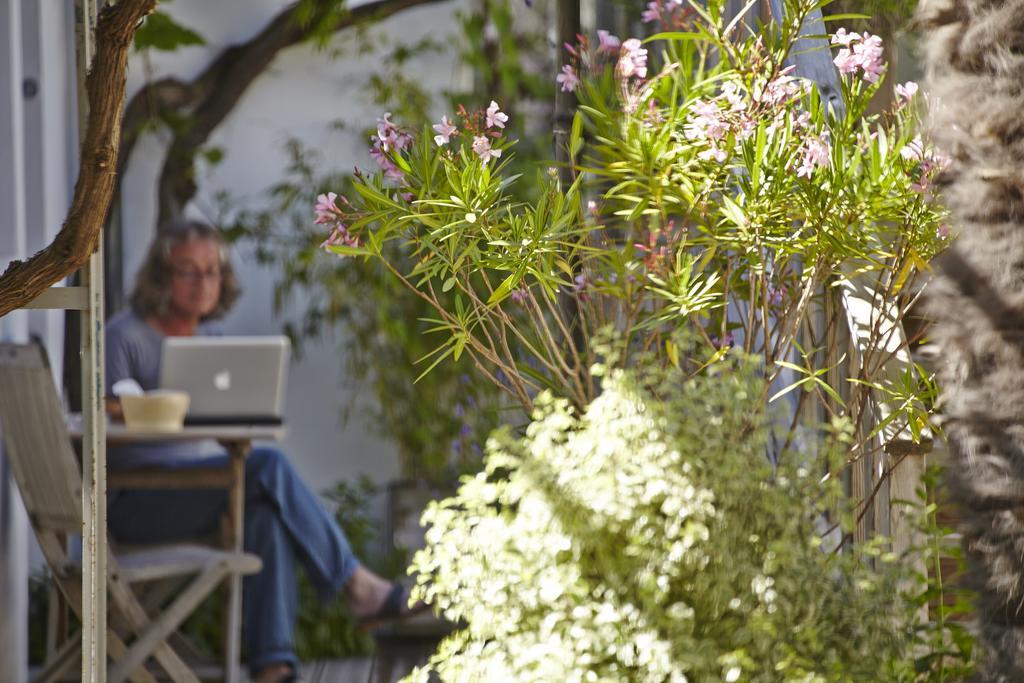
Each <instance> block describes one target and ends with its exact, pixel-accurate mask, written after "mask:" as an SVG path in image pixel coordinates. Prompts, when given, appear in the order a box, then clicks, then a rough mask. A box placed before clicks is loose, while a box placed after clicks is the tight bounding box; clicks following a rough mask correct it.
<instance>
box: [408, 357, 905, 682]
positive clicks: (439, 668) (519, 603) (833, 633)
mask: <svg viewBox="0 0 1024 683" xmlns="http://www.w3.org/2000/svg"><path fill="white" fill-rule="evenodd" d="M751 370H752V368H751V367H749V366H747V367H744V366H743V364H742V363H734V362H733V361H729V362H727V363H722V364H719V366H718V367H717V369H716V371H715V373H714V374H711V375H698V376H696V377H694V378H691V379H685V377H684V376H683V375H682V373H680V372H672V373H670V374H669V375H668V376H667V377H665V378H663V380H662V381H655V380H652V379H651V378H650V377H638V376H637V375H636V374H635V373H631V372H623V371H619V370H614V371H611V372H609V373H608V376H607V377H606V378H604V381H603V385H602V388H603V392H602V393H601V395H600V396H599V397H598V398H596V399H595V400H594V401H593V402H592V403H591V404H590V405H589V406H588V407H587V409H586V411H585V412H583V413H582V414H580V413H578V412H576V411H575V410H574V409H573V408H572V406H571V405H570V404H569V402H568V401H567V400H566V399H561V398H555V397H554V396H553V395H552V394H551V393H550V392H545V393H543V394H542V395H541V396H540V397H539V398H538V400H537V407H536V409H535V410H534V414H533V422H532V423H531V424H530V426H529V427H528V428H527V430H526V434H525V436H524V437H522V438H516V437H514V436H513V435H512V433H511V432H510V431H508V430H505V431H502V432H499V433H497V434H496V435H495V436H494V437H493V438H492V439H491V441H490V442H489V443H488V446H487V451H488V458H487V469H486V471H485V472H482V473H480V474H478V475H477V476H475V477H473V478H469V479H466V480H465V481H464V483H463V485H462V487H461V488H460V490H459V492H458V494H457V496H456V497H455V498H453V499H450V500H447V501H444V502H441V503H435V504H433V505H432V506H431V507H430V508H429V509H428V511H427V512H426V514H425V516H424V520H425V521H426V522H427V523H428V524H429V525H430V528H429V530H428V532H427V539H428V543H429V545H428V547H427V549H425V550H423V551H421V552H420V553H418V555H417V556H416V558H415V560H414V565H413V566H414V568H415V569H416V570H418V571H419V572H420V573H419V576H418V582H419V583H418V588H417V591H418V592H419V594H420V595H421V596H422V597H424V598H426V599H428V600H429V601H431V602H432V603H433V604H435V605H436V606H438V607H439V608H440V610H441V611H442V612H443V614H444V615H445V616H446V617H448V618H449V619H451V620H452V621H462V622H464V623H465V624H466V627H465V628H464V629H463V630H460V631H458V632H456V633H455V634H453V635H452V636H450V637H449V638H448V640H446V641H445V642H444V643H442V645H441V647H440V649H439V651H438V652H437V654H436V655H434V657H433V658H432V659H431V661H430V663H429V665H428V667H426V668H425V669H423V670H420V671H418V672H416V673H415V674H414V675H413V676H412V677H411V680H414V681H424V682H425V681H427V680H429V678H428V675H429V672H430V671H431V670H433V671H435V672H436V673H437V674H439V675H440V677H441V679H442V680H450V681H616V682H619V681H658V682H663V681H673V682H682V681H701V682H705V681H740V680H742V681H897V680H910V679H909V678H907V679H904V678H903V677H904V676H905V675H908V676H909V671H908V670H905V669H904V668H903V667H904V666H905V664H904V663H903V662H904V661H905V660H906V659H907V657H906V652H904V644H905V643H906V642H907V638H906V636H907V635H908V634H907V632H905V631H904V629H903V627H904V625H905V624H906V623H907V622H906V619H905V617H906V614H907V611H906V610H902V609H901V602H900V600H899V599H898V598H897V597H896V595H897V594H896V591H895V589H894V583H893V579H895V574H893V573H892V572H891V571H890V570H891V567H890V566H889V565H886V564H884V563H883V565H882V566H883V568H882V569H881V570H878V571H876V570H872V569H869V568H868V564H867V563H865V562H864V558H863V557H862V556H859V555H857V554H856V553H849V554H830V553H826V552H822V550H821V548H820V547H819V545H820V542H819V538H818V533H817V531H816V528H815V518H816V515H818V514H821V513H822V512H823V506H824V503H825V502H826V501H827V500H828V499H829V497H830V495H833V494H835V493H836V491H834V490H830V488H829V486H828V485H823V484H820V483H819V482H818V478H817V477H815V476H812V474H811V473H810V472H809V471H808V470H807V469H805V468H803V467H800V466H783V467H781V468H780V469H778V470H773V469H772V468H771V466H770V465H769V464H768V462H767V460H766V459H765V457H764V452H765V446H766V442H765V438H766V429H765V410H764V404H763V402H762V401H761V400H760V399H759V398H758V393H759V390H758V385H759V381H758V380H757V379H756V378H755V374H754V373H753V372H752V371H751ZM886 567H889V569H886Z"/></svg>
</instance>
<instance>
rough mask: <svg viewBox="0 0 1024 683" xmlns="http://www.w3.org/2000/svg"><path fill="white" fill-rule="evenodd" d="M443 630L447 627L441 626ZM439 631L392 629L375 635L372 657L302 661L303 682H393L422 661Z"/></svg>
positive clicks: (438, 636) (423, 661)
mask: <svg viewBox="0 0 1024 683" xmlns="http://www.w3.org/2000/svg"><path fill="white" fill-rule="evenodd" d="M445 631H447V629H445ZM442 635H443V634H442V633H438V632H436V631H435V632H433V633H423V632H420V633H412V634H410V633H392V634H382V635H379V636H378V638H377V651H376V652H375V653H374V655H373V656H372V657H352V658H349V659H335V660H323V661H317V662H310V663H308V664H303V665H302V667H301V673H302V679H303V680H304V681H305V682H306V683H396V682H397V681H400V680H401V679H402V678H403V677H405V676H406V675H408V674H409V673H410V672H411V671H412V670H413V669H414V668H415V667H417V666H420V665H422V664H425V663H426V661H427V659H429V658H430V655H431V654H433V652H434V651H435V650H436V649H437V644H438V642H439V641H440V639H441V637H442Z"/></svg>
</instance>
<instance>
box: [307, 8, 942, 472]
mask: <svg viewBox="0 0 1024 683" xmlns="http://www.w3.org/2000/svg"><path fill="white" fill-rule="evenodd" d="M668 5H672V6H674V3H668ZM812 6H813V4H808V3H804V2H791V3H788V4H787V11H788V14H787V18H786V20H785V21H784V22H782V23H781V25H779V26H777V27H775V28H774V29H771V30H766V31H765V32H763V33H762V34H761V35H759V36H757V37H749V38H745V39H740V37H739V35H738V34H739V31H738V30H736V26H735V23H733V24H726V22H725V20H724V19H723V18H722V14H721V13H722V7H721V4H720V3H710V4H709V5H708V7H707V8H706V9H705V8H702V7H700V6H698V5H694V6H693V7H689V8H687V9H686V11H681V10H680V11H678V12H675V10H673V12H675V13H674V14H672V16H671V17H667V16H665V14H664V11H662V10H664V9H665V8H664V7H662V8H661V9H660V10H659V11H661V12H662V14H661V15H660V16H661V18H659V19H658V21H660V22H662V25H663V27H665V28H674V29H676V30H674V31H670V32H665V33H661V34H658V35H657V36H654V37H653V38H651V39H649V40H648V41H646V42H642V41H640V40H639V39H636V38H629V39H625V40H620V39H619V38H617V37H616V36H612V35H611V34H608V33H607V32H601V33H600V34H599V35H598V37H597V40H596V41H591V40H589V39H587V38H581V41H580V43H579V44H578V45H576V46H574V47H573V50H572V55H573V56H572V63H570V64H566V65H564V66H563V68H562V70H561V71H560V72H559V73H558V74H555V75H553V79H556V80H557V83H558V85H559V86H560V87H561V88H562V89H564V90H571V91H574V92H575V93H576V94H577V96H578V97H579V101H580V105H579V111H578V113H577V116H576V119H575V121H574V124H573V129H572V134H571V135H570V137H569V152H570V156H571V159H572V160H573V161H572V163H573V169H574V172H575V176H574V177H575V180H574V181H573V182H572V183H571V184H569V185H568V186H564V185H562V184H561V182H560V180H559V178H558V177H557V174H556V173H555V172H554V169H549V171H548V172H547V173H541V174H539V175H538V176H537V177H536V178H530V179H529V181H530V182H532V183H535V184H536V185H537V186H538V187H539V188H540V192H539V199H537V200H536V201H534V202H530V203H521V202H518V201H516V200H515V199H514V195H513V193H512V191H511V190H512V188H513V185H514V184H515V183H522V182H524V179H523V178H521V177H519V176H511V177H506V175H505V172H506V169H507V164H508V161H509V159H510V157H511V150H512V148H513V147H514V145H515V140H511V139H509V138H508V137H507V136H506V135H505V134H504V125H505V120H503V119H502V117H504V116H505V114H504V113H503V112H502V111H501V107H500V106H499V103H497V102H493V101H492V102H491V104H490V106H489V107H488V108H487V109H486V110H485V111H466V110H465V109H460V110H459V111H457V112H456V113H455V114H454V115H452V116H449V115H445V117H444V118H442V120H441V122H440V123H437V124H435V125H433V127H432V128H431V127H426V128H424V130H423V131H422V132H421V133H420V134H417V135H413V134H412V133H410V132H409V131H406V130H404V129H403V128H401V127H400V126H399V125H397V124H396V123H395V122H393V121H391V120H390V118H389V117H387V116H385V117H384V118H382V119H381V121H380V123H379V128H378V135H377V136H376V138H375V141H374V147H375V149H377V150H379V152H380V154H379V155H377V157H376V158H377V160H378V162H379V163H380V165H381V171H382V172H381V173H378V174H375V175H372V176H371V175H364V176H362V177H361V178H360V180H359V182H357V183H356V185H355V190H356V192H357V193H358V197H355V198H353V199H352V200H351V202H350V201H349V200H344V201H340V202H339V203H335V204H332V203H330V201H328V202H327V203H326V204H322V205H321V206H320V207H318V218H317V220H319V221H322V222H326V223H329V224H331V225H332V226H333V227H332V234H331V236H330V237H329V239H328V240H327V242H326V243H325V246H326V248H327V249H328V250H330V251H333V252H335V253H337V254H340V255H344V256H355V255H364V256H374V257H382V255H383V253H384V252H383V247H384V245H385V244H388V243H390V242H392V241H398V242H400V243H402V244H403V246H405V247H406V248H408V249H409V250H410V251H411V253H413V254H414V258H413V260H412V263H411V265H410V266H409V267H405V266H404V265H403V264H397V263H394V264H389V263H387V259H386V258H384V262H385V265H386V266H387V267H389V268H390V269H391V270H392V272H393V274H394V275H395V276H397V277H398V278H399V279H400V281H401V282H403V283H404V284H405V285H406V286H407V287H408V288H409V289H410V290H413V291H414V292H416V294H417V295H418V296H420V297H422V298H423V300H425V301H427V302H429V303H430V305H431V306H433V308H434V309H435V310H436V312H437V317H436V319H435V320H434V321H433V322H434V324H435V327H434V331H435V332H437V333H439V334H440V335H442V336H441V337H439V338H440V340H441V341H440V344H439V345H438V346H437V348H436V349H435V352H434V354H433V355H432V356H431V357H430V359H429V360H430V362H431V363H438V362H441V361H442V360H444V359H445V358H448V357H452V358H460V357H462V356H463V355H464V354H465V355H468V356H469V357H470V358H471V359H472V361H473V363H474V364H475V366H476V367H477V369H478V371H479V372H480V373H482V375H483V376H485V377H487V378H489V379H490V380H491V381H493V382H494V383H495V384H496V385H498V386H501V387H502V388H503V389H505V390H507V391H508V392H509V393H510V394H511V395H512V396H514V397H515V398H516V399H517V400H518V401H519V402H520V403H521V404H522V405H523V406H526V407H528V406H530V405H531V404H532V400H533V397H534V396H536V394H537V393H538V392H539V391H541V390H543V389H551V390H553V391H554V392H555V393H556V394H557V395H559V396H563V397H566V398H568V399H570V401H571V402H572V403H573V404H574V405H576V406H577V407H582V406H585V405H587V404H588V403H589V402H590V401H591V400H592V399H593V398H594V397H595V396H596V384H595V382H594V381H593V379H592V378H591V377H590V376H589V368H590V367H591V365H592V364H593V363H594V362H595V361H596V360H597V358H596V356H595V354H594V351H593V348H592V345H591V340H592V339H593V338H594V336H595V335H596V334H597V333H598V332H599V331H600V330H602V329H604V328H606V327H614V328H616V329H617V330H619V331H620V332H621V333H622V335H621V339H622V343H621V346H620V347H619V348H617V349H616V352H615V353H616V359H615V360H616V361H617V362H618V363H619V364H620V365H622V366H629V365H630V364H631V363H632V362H633V360H634V358H635V357H636V356H637V354H638V353H645V352H647V351H649V350H651V351H654V352H655V356H656V362H657V363H658V364H660V365H662V366H665V365H678V364H679V362H680V359H679V350H678V349H677V348H676V347H675V346H674V345H673V343H672V342H671V338H670V336H671V334H672V333H673V332H674V331H675V330H677V329H678V328H680V327H690V328H692V329H694V330H695V331H696V333H697V334H698V335H699V336H700V337H701V338H702V339H703V340H704V345H703V346H702V348H700V349H698V350H697V352H696V353H697V358H696V360H697V361H698V364H699V365H702V366H704V365H707V366H710V365H711V364H713V362H714V361H715V360H716V359H717V358H720V357H721V356H722V354H724V352H725V350H726V348H727V347H729V346H731V345H735V346H738V347H741V348H742V349H743V350H744V351H746V352H747V353H751V354H755V355H757V356H758V357H760V358H761V360H762V364H763V367H764V368H765V370H764V380H765V389H764V391H763V392H762V393H763V395H764V397H765V398H766V399H767V398H769V397H770V396H781V395H784V394H785V393H787V389H792V388H797V387H800V388H802V389H804V390H806V391H805V393H806V394H809V398H810V400H805V398H801V399H800V401H799V403H800V408H801V410H802V411H803V412H806V410H807V406H808V405H812V404H817V405H819V406H821V405H822V404H823V403H825V402H826V401H830V402H832V404H834V405H829V406H828V408H827V410H828V411H830V412H831V413H832V414H838V415H841V416H845V417H847V418H849V419H850V421H851V422H852V423H854V424H860V423H861V422H862V420H863V418H864V416H865V415H866V414H867V413H868V411H870V410H872V407H871V406H872V403H871V401H872V400H874V399H873V398H872V397H875V398H877V397H879V396H881V397H884V398H887V399H889V400H890V401H891V402H892V404H893V405H894V406H896V408H895V410H894V411H893V412H892V413H891V415H890V417H889V418H887V423H888V424H889V426H890V427H892V428H893V429H894V430H895V431H897V432H898V431H900V430H903V429H907V430H909V431H910V432H911V433H912V435H913V438H918V436H919V434H920V432H921V429H922V428H923V427H924V425H925V424H926V423H927V421H928V413H929V411H930V392H931V384H930V378H929V376H928V375H927V374H925V373H923V372H922V371H921V370H920V369H919V368H917V367H911V368H909V369H908V370H907V371H906V372H905V373H903V374H902V375H900V376H899V377H895V378H894V377H893V376H892V375H891V374H887V372H886V364H887V362H888V361H889V360H891V359H892V358H893V357H895V356H896V355H898V354H899V352H900V349H903V348H905V347H906V344H907V340H905V339H902V338H899V337H898V335H897V338H896V340H895V341H894V327H897V328H898V326H899V319H900V317H901V316H902V311H904V310H906V309H907V308H909V307H910V305H912V303H913V301H914V299H915V297H916V296H917V293H918V287H917V286H916V284H915V281H916V279H917V277H918V275H919V274H920V273H921V272H923V271H924V270H926V269H927V264H928V261H929V260H930V259H931V258H932V257H933V256H934V255H935V254H936V253H937V252H938V251H939V250H941V249H942V248H943V247H944V245H945V243H946V242H947V241H948V238H949V230H948V227H946V226H945V225H944V223H943V220H944V213H943V211H942V210H941V209H940V208H938V207H936V206H935V205H934V204H933V203H932V202H931V201H930V197H929V193H930V183H931V181H932V178H933V177H934V175H935V173H936V172H937V171H938V169H939V168H941V165H942V164H943V163H944V161H943V159H942V157H941V156H940V155H938V154H937V153H936V152H935V151H934V150H933V149H932V148H931V147H930V145H929V144H928V143H927V141H924V140H922V138H921V137H919V134H918V133H917V131H916V129H915V126H916V121H917V116H918V113H919V110H920V107H921V106H922V102H921V101H920V100H921V96H920V95H918V94H917V93H916V86H915V85H913V84H909V83H908V84H903V85H901V86H899V89H898V92H899V93H900V97H899V98H898V100H897V103H896V105H895V107H894V108H893V110H892V111H889V112H885V113H884V114H883V115H878V116H875V115H868V114H867V113H866V110H867V103H868V100H869V99H870V98H871V96H872V94H873V93H874V92H875V91H876V90H877V88H878V87H880V84H881V82H882V77H883V75H884V72H885V65H884V64H883V63H882V61H881V52H880V39H878V38H877V37H876V36H872V35H869V34H853V33H849V32H847V31H845V30H844V29H839V30H838V31H837V32H836V33H835V35H834V36H833V37H832V43H833V45H834V47H835V49H836V50H837V53H836V55H835V57H834V61H835V64H836V65H837V67H838V69H839V71H840V73H841V81H840V84H841V89H842V94H843V98H844V103H845V106H844V107H843V108H842V109H841V111H836V110H833V109H832V108H828V107H826V106H824V104H823V102H822V101H821V98H820V97H819V95H818V92H817V90H816V89H815V87H814V86H813V84H812V83H810V82H809V81H807V80H804V79H802V78H800V77H799V76H797V75H796V74H795V73H794V72H793V69H792V67H790V66H787V58H788V57H789V56H790V53H791V51H792V48H793V43H794V41H795V39H796V36H797V35H798V28H799V26H800V25H801V24H802V22H803V20H804V18H805V17H806V15H807V13H808V12H809V11H810V9H811V7H812ZM659 7H660V6H659ZM324 199H325V200H330V197H329V196H328V197H325V198H324ZM847 281H856V282H857V283H858V285H859V286H860V287H862V289H863V290H864V291H867V292H869V293H870V296H871V297H873V301H874V303H882V302H885V305H884V306H879V307H878V308H879V310H885V311H887V313H886V315H890V316H893V317H894V318H895V320H896V322H895V324H894V325H892V324H882V322H880V321H879V320H873V321H872V322H871V324H870V325H867V326H866V328H867V329H866V330H865V331H864V334H863V335H862V338H860V339H859V342H860V346H861V353H860V354H859V355H858V356H857V357H856V358H850V359H848V360H847V362H848V364H849V365H850V367H849V372H848V374H849V377H850V378H851V380H852V381H851V382H850V383H849V384H847V383H845V382H844V383H843V385H842V386H840V385H836V386H833V385H832V384H829V380H828V379H827V376H826V375H825V374H824V373H823V371H822V363H823V359H822V357H821V354H820V351H821V349H822V347H823V346H824V345H825V344H826V335H827V334H829V329H830V326H835V325H837V324H842V322H839V321H838V320H837V319H836V318H835V317H825V316H819V315H817V312H819V311H822V310H824V309H825V308H828V298H829V297H830V296H835V294H834V293H835V292H836V291H838V289H839V287H838V285H840V284H842V283H843V282H847ZM442 293H444V294H447V295H448V298H447V300H446V301H444V302H442V301H441V298H442V297H441V294H442ZM452 294H454V296H451V295H452ZM833 308H834V307H833ZM833 362H834V361H833ZM428 367H429V366H428ZM831 381H832V382H833V384H834V383H835V380H831ZM780 382H784V385H783V386H780V385H779V383H780ZM801 410H797V411H795V413H799V412H801ZM800 419H803V418H800V417H797V416H796V415H795V414H794V417H793V421H792V428H791V429H790V436H788V437H785V438H784V439H783V441H789V440H790V439H791V436H792V432H793V431H794V430H795V429H796V426H797V423H798V421H799V420H800ZM869 431H870V430H869ZM875 437H876V435H875V434H874V433H871V434H864V435H860V436H859V437H858V439H856V440H855V443H854V444H853V445H852V446H851V453H852V454H853V455H852V456H851V457H853V458H856V457H860V456H859V454H862V453H864V452H867V451H869V450H870V448H869V447H868V445H866V443H865V442H866V441H870V440H872V439H875Z"/></svg>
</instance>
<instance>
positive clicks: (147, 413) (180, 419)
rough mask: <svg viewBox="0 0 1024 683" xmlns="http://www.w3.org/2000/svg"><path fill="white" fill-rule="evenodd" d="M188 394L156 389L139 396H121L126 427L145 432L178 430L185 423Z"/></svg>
mask: <svg viewBox="0 0 1024 683" xmlns="http://www.w3.org/2000/svg"><path fill="white" fill-rule="evenodd" d="M188 398H189V397H188V394H187V393H185V392H184V391H172V390H170V389H157V390H156V391H150V392H148V393H146V394H143V395H141V396H122V397H121V410H122V411H123V412H124V424H125V426H126V427H127V428H128V429H134V430H137V431H145V432H178V431H181V428H182V427H183V426H184V425H185V413H187V412H188Z"/></svg>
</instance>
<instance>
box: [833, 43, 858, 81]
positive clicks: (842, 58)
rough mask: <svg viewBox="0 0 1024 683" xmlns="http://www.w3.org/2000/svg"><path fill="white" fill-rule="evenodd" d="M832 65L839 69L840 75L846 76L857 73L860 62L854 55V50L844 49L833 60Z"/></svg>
mask: <svg viewBox="0 0 1024 683" xmlns="http://www.w3.org/2000/svg"><path fill="white" fill-rule="evenodd" d="M832 63H833V64H835V65H836V68H837V69H839V73H840V74H842V75H844V76H845V75H847V74H852V73H856V72H857V67H858V66H859V65H860V60H859V59H857V57H856V56H855V55H854V54H853V50H850V49H848V48H843V49H842V50H840V51H839V54H837V55H836V57H835V59H833V60H832Z"/></svg>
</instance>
